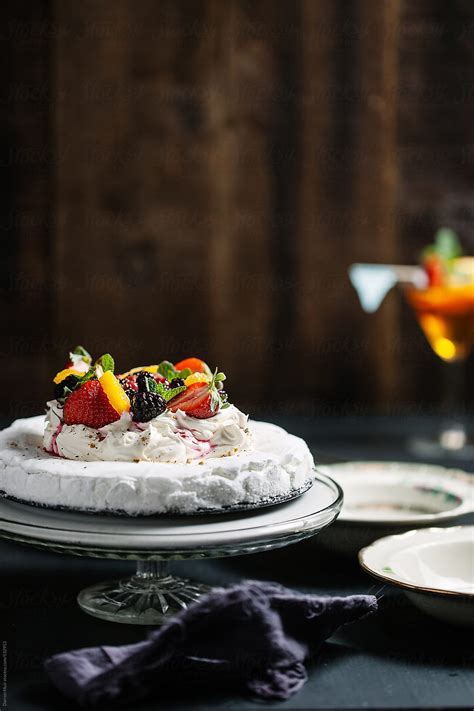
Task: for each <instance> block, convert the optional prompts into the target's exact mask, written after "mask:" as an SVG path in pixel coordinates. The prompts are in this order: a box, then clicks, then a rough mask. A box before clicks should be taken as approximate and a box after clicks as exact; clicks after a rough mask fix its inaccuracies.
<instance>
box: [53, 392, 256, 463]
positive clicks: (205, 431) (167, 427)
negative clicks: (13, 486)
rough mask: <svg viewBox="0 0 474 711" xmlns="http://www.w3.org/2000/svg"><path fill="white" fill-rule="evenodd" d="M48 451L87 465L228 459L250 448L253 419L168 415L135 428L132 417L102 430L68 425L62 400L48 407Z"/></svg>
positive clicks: (226, 414) (229, 413)
mask: <svg viewBox="0 0 474 711" xmlns="http://www.w3.org/2000/svg"><path fill="white" fill-rule="evenodd" d="M47 407H48V409H47V413H46V420H45V431H44V436H43V445H44V448H45V449H46V451H47V452H49V453H50V454H55V455H57V456H59V457H64V458H65V459H76V460H81V461H88V462H94V461H95V462H97V461H111V462H136V461H148V462H168V463H172V464H189V463H190V462H192V461H193V460H195V459H204V458H208V457H224V456H230V455H232V454H235V453H237V452H239V451H241V450H244V449H246V448H248V446H249V443H250V433H249V430H248V426H247V425H248V416H247V415H244V414H243V413H242V412H241V411H240V410H238V409H237V408H236V407H235V406H234V405H230V406H229V407H227V408H224V409H222V410H219V412H218V413H217V414H216V415H214V416H213V417H210V418H208V419H203V420H201V419H198V418H196V417H190V416H189V415H187V414H186V413H185V412H182V411H181V410H178V411H177V412H171V411H170V410H166V412H164V413H163V414H161V415H159V416H158V417H155V418H154V419H152V420H150V421H149V422H144V423H137V422H133V421H132V418H131V417H130V414H129V413H124V414H123V415H122V417H121V418H120V420H117V421H116V422H113V423H112V424H110V425H106V426H105V427H102V428H101V429H99V430H96V429H92V428H91V427H86V426H85V425H66V424H65V423H64V422H63V420H62V408H61V406H60V405H59V403H58V402H57V400H52V401H51V402H48V403H47Z"/></svg>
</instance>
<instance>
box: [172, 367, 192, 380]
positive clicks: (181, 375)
mask: <svg viewBox="0 0 474 711" xmlns="http://www.w3.org/2000/svg"><path fill="white" fill-rule="evenodd" d="M192 374H193V371H192V370H191V368H185V369H184V370H177V371H176V375H175V376H174V377H175V378H182V379H183V380H186V378H187V377H188V376H189V375H192Z"/></svg>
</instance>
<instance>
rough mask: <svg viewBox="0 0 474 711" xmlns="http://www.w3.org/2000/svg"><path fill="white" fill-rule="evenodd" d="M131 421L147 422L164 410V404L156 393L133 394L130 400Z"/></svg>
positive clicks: (162, 399)
mask: <svg viewBox="0 0 474 711" xmlns="http://www.w3.org/2000/svg"><path fill="white" fill-rule="evenodd" d="M131 406H132V419H133V420H134V421H135V422H149V421H150V420H152V419H153V418H154V417H158V415H161V413H162V412H164V411H165V410H166V402H165V400H164V398H162V397H161V395H158V394H157V393H148V392H145V393H140V392H139V393H134V394H133V396H132V399H131Z"/></svg>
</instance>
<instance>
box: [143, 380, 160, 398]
mask: <svg viewBox="0 0 474 711" xmlns="http://www.w3.org/2000/svg"><path fill="white" fill-rule="evenodd" d="M160 385H161V383H157V382H156V380H155V378H145V388H146V391H147V392H149V393H158V394H159V395H161V391H160V389H159V386H160ZM162 387H163V386H162Z"/></svg>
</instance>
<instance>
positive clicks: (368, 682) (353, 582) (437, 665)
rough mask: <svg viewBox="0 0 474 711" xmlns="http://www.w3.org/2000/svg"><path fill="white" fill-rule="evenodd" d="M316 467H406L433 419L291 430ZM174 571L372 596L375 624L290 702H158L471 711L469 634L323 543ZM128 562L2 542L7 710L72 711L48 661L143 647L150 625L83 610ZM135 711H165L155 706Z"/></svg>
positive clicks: (332, 645)
mask: <svg viewBox="0 0 474 711" xmlns="http://www.w3.org/2000/svg"><path fill="white" fill-rule="evenodd" d="M285 424H287V425H288V426H289V427H290V428H291V429H292V430H293V431H294V432H297V433H300V434H302V435H303V436H306V437H307V439H308V440H309V441H310V442H311V444H312V446H313V447H314V448H315V451H316V452H317V453H318V458H319V459H321V460H330V459H333V458H337V459H345V458H368V459H378V458H382V459H404V460H409V459H410V456H409V455H408V454H407V453H406V451H405V450H404V449H403V439H404V436H405V434H406V433H407V432H410V431H411V430H412V429H413V427H414V426H417V427H421V426H427V423H426V422H418V423H417V422H415V421H407V420H387V419H380V420H378V419H375V420H371V421H367V420H366V421H365V422H362V421H357V420H352V421H347V420H340V421H336V420H333V421H329V422H328V421H325V422H314V421H313V422H311V421H309V420H308V421H303V420H298V421H296V420H295V421H293V422H290V423H285ZM174 568H175V570H176V571H177V572H178V573H183V574H186V575H189V576H190V577H195V578H196V579H199V580H202V581H204V582H206V583H208V584H211V585H212V584H219V585H222V584H225V583H231V582H233V581H237V580H241V579H244V578H255V579H265V580H277V581H279V582H281V583H283V584H285V585H288V586H291V587H294V588H298V589H300V590H304V591H315V592H319V593H326V594H350V593H357V592H359V593H361V592H363V593H368V592H376V593H377V594H380V595H381V596H382V597H381V600H380V610H379V613H378V614H377V615H374V616H372V617H369V618H367V619H366V620H363V621H361V622H358V623H356V624H354V625H351V626H349V627H346V628H344V629H343V630H341V631H340V632H339V633H337V634H336V635H335V636H334V637H332V638H331V639H330V641H329V642H327V643H326V644H325V645H324V646H323V648H322V650H321V652H320V654H319V656H318V658H317V659H316V660H315V661H314V663H313V664H312V665H311V667H310V675H309V681H308V683H307V684H306V685H305V687H304V688H303V689H302V690H301V691H300V692H299V693H298V694H297V695H296V696H295V697H293V698H292V699H290V700H289V701H288V702H285V703H280V704H271V705H270V704H268V705H265V704H263V705H262V704H261V703H255V702H253V701H252V700H249V699H244V698H233V697H230V696H229V697H218V698H216V697H213V696H212V695H211V694H210V695H209V696H207V697H206V698H200V699H195V698H189V697H187V696H186V693H185V691H184V690H182V689H176V693H175V694H173V696H172V697H170V696H167V697H166V698H163V699H160V700H159V701H158V703H159V707H160V708H170V709H185V708H193V709H202V710H204V709H221V708H226V709H251V708H255V709H261V708H266V707H267V706H268V708H270V707H271V708H274V707H278V708H284V709H288V708H290V709H311V708H315V709H335V708H344V709H362V708H364V709H375V708H387V709H388V708H472V706H473V701H474V673H473V666H474V665H473V661H474V653H473V645H472V632H471V633H469V632H468V631H467V630H464V629H461V628H456V627H452V626H449V625H447V624H443V623H441V622H437V621H435V620H432V619H430V618H429V617H427V616H425V615H423V614H422V613H421V612H419V611H418V610H417V609H416V608H415V607H413V606H412V605H411V604H410V603H409V602H408V600H407V599H406V598H405V596H404V595H403V594H401V593H399V592H398V591H397V590H396V589H394V588H390V587H389V586H385V587H383V586H381V585H379V584H378V583H376V582H375V581H374V580H373V579H372V578H370V577H369V576H368V575H366V574H365V573H363V572H362V571H360V570H359V568H358V566H357V564H356V563H355V561H351V560H347V559H344V558H339V557H338V558H336V557H333V556H331V555H329V554H328V553H326V552H325V551H324V550H322V549H321V548H320V547H319V546H318V543H317V538H316V539H314V540H312V541H308V542H305V543H301V544H297V545H295V546H291V547H289V548H286V549H281V550H277V551H272V552H269V553H265V554H258V555H253V556H242V557H236V558H227V559H223V560H210V561H188V562H182V563H177V564H176V565H175V566H174ZM131 569H132V565H131V564H129V563H123V562H118V561H99V560H92V559H87V558H76V557H73V556H66V555H58V554H55V553H46V552H40V551H37V550H35V549H33V548H31V549H30V548H28V547H24V546H20V545H16V544H12V543H9V542H7V541H3V542H0V571H1V583H0V638H1V639H2V640H4V641H6V643H7V659H8V663H7V671H8V679H7V702H8V706H7V708H8V709H10V710H11V711H50V710H51V711H55V710H56V709H57V710H58V711H59V710H61V711H63V710H65V709H69V708H71V709H73V708H76V706H75V705H74V704H71V703H68V702H66V701H65V700H64V698H62V697H61V696H60V695H59V694H58V693H57V692H56V691H55V689H54V688H53V687H52V686H51V685H50V684H49V682H48V680H47V677H46V675H45V674H44V672H43V670H42V661H43V659H44V658H45V657H46V656H48V655H50V654H53V653H55V652H59V651H63V650H66V649H72V648H78V647H85V646H91V645H98V644H127V643H131V642H134V641H138V640H140V639H143V637H144V636H145V634H146V628H141V627H138V626H137V627H135V626H129V625H119V624H113V623H108V622H103V621H101V620H96V619H94V618H92V617H89V616H88V615H85V614H84V613H82V612H81V610H80V609H79V608H78V606H77V604H76V595H77V593H78V591H79V590H80V589H81V588H83V587H85V586H87V585H91V584H92V583H94V582H98V581H101V580H106V579H107V578H110V579H112V578H115V577H120V576H121V575H123V574H128V573H129V572H130V571H131ZM133 708H134V709H136V710H137V711H140V710H143V711H145V709H155V708H157V701H156V700H150V701H148V702H147V703H143V704H141V705H134V706H133Z"/></svg>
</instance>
